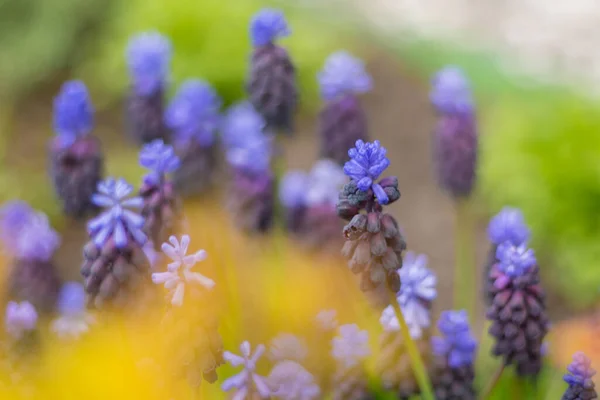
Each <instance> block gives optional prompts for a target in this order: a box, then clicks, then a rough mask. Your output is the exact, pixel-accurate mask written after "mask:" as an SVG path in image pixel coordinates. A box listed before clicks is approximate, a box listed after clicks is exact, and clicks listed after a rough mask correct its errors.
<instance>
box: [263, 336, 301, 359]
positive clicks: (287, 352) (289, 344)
mask: <svg viewBox="0 0 600 400" xmlns="http://www.w3.org/2000/svg"><path fill="white" fill-rule="evenodd" d="M307 355H308V348H307V347H306V343H304V341H303V340H301V339H299V338H298V337H297V336H296V335H292V334H291V333H282V334H279V335H277V336H276V337H275V338H273V340H271V348H270V351H269V359H270V360H271V361H274V362H279V361H286V360H289V361H297V362H301V361H303V360H304V359H306V357H307Z"/></svg>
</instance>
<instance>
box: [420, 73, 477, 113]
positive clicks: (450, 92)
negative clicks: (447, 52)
mask: <svg viewBox="0 0 600 400" xmlns="http://www.w3.org/2000/svg"><path fill="white" fill-rule="evenodd" d="M429 98H430V100H431V103H432V104H433V106H434V107H435V108H436V109H437V111H438V112H440V113H444V114H463V113H470V112H472V111H473V107H474V105H473V96H472V94H471V87H470V85H469V81H468V79H467V77H466V76H465V75H464V73H463V71H462V70H461V69H460V68H458V67H455V66H448V67H445V68H443V69H441V70H440V71H439V72H438V73H437V74H436V75H435V76H434V77H433V79H432V90H431V93H430V95H429Z"/></svg>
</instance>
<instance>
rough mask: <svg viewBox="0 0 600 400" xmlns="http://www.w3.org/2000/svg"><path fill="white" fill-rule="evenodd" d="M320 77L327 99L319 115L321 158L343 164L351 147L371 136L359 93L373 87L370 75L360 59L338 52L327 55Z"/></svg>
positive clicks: (318, 78) (325, 98) (318, 77)
mask: <svg viewBox="0 0 600 400" xmlns="http://www.w3.org/2000/svg"><path fill="white" fill-rule="evenodd" d="M317 80H318V81H319V85H320V87H321V97H322V98H323V101H324V105H323V108H322V109H321V112H320V114H319V134H320V139H321V157H324V158H330V159H332V160H334V161H335V162H337V163H338V164H340V165H344V163H345V162H346V161H348V149H349V148H350V147H352V145H353V144H354V143H355V142H356V141H357V140H368V137H369V135H368V131H367V119H366V116H365V112H364V110H363V108H362V106H361V105H360V103H359V101H358V99H357V95H358V94H363V93H366V92H368V91H370V90H371V87H372V80H371V76H370V75H369V74H368V73H367V72H366V70H365V65H364V63H363V62H362V61H361V60H359V59H357V58H355V57H353V56H352V55H350V54H349V53H348V52H346V51H338V52H335V53H333V54H332V55H330V56H329V57H328V58H327V60H326V61H325V65H324V67H323V70H322V71H321V72H319V74H318V75H317Z"/></svg>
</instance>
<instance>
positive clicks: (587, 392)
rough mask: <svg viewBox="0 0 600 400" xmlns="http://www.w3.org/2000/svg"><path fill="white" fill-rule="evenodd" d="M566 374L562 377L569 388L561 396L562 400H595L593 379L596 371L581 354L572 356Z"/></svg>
mask: <svg viewBox="0 0 600 400" xmlns="http://www.w3.org/2000/svg"><path fill="white" fill-rule="evenodd" d="M567 371H569V373H568V374H565V376H564V377H563V379H564V381H565V382H567V383H568V384H569V387H568V388H567V390H566V391H565V393H564V394H563V396H562V398H561V399H562V400H592V399H597V398H598V394H597V393H596V385H595V384H594V381H593V379H592V378H593V377H594V375H596V370H595V369H593V368H592V362H591V360H590V359H589V358H587V357H586V355H585V354H583V353H582V352H577V353H575V354H574V355H573V362H572V363H571V364H569V366H568V367H567Z"/></svg>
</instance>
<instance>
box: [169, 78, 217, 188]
mask: <svg viewBox="0 0 600 400" xmlns="http://www.w3.org/2000/svg"><path fill="white" fill-rule="evenodd" d="M221 103H222V102H221V99H220V98H219V96H218V95H217V93H216V92H215V90H214V89H213V88H212V87H211V86H210V85H209V84H208V83H206V82H204V81H202V80H199V79H189V80H187V81H185V82H183V83H182V84H181V86H180V88H179V90H178V92H177V94H176V95H175V97H174V98H173V100H172V101H171V103H170V104H169V107H168V108H167V110H166V112H165V117H164V120H165V124H166V126H167V128H169V129H170V130H171V132H172V137H173V146H174V147H175V152H176V153H177V155H178V156H179V158H180V160H181V166H180V167H179V168H178V169H176V170H175V172H174V173H173V183H174V185H175V188H176V189H177V191H178V192H179V193H181V194H182V195H186V196H189V195H197V194H200V193H202V192H204V191H205V190H206V189H207V188H208V187H209V186H210V185H211V184H212V182H213V178H214V173H215V169H216V167H217V158H218V156H217V146H216V132H217V129H218V127H219V123H220V115H219V110H220V108H221Z"/></svg>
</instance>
